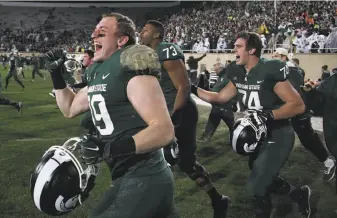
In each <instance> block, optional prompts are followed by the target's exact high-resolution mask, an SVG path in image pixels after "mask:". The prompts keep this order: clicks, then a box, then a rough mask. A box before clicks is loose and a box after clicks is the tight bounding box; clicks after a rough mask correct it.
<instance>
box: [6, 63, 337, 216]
mask: <svg viewBox="0 0 337 218" xmlns="http://www.w3.org/2000/svg"><path fill="white" fill-rule="evenodd" d="M0 70H1V73H2V79H3V80H4V77H5V73H6V72H5V71H4V70H2V66H0ZM25 73H26V79H25V80H24V84H25V85H26V89H25V91H24V92H21V88H20V87H19V85H18V84H16V83H15V82H14V81H13V80H12V81H11V82H10V85H9V89H8V90H7V91H4V92H3V95H4V96H6V97H8V98H10V99H12V100H20V101H23V102H24V105H25V108H24V113H23V115H22V116H20V115H19V114H18V112H17V111H16V110H15V109H14V108H10V107H4V106H0V148H1V152H0V173H1V175H2V176H1V177H0V187H1V188H0V217H1V218H24V217H31V218H39V217H46V216H43V214H42V213H41V212H39V211H38V210H37V209H36V207H35V206H34V205H33V201H32V198H31V195H30V189H29V179H30V173H31V171H32V169H33V168H34V166H35V164H36V163H37V162H38V161H39V158H40V157H41V155H42V154H43V153H44V151H45V150H46V149H47V148H48V147H49V146H51V145H55V144H58V143H62V142H64V141H65V140H66V139H68V138H69V137H72V136H78V135H79V134H81V133H82V132H83V129H81V128H80V127H79V117H77V118H74V119H65V118H63V116H62V114H61V113H60V111H59V110H58V109H56V108H55V107H56V104H55V99H54V98H52V97H50V96H49V95H48V92H50V91H51V89H52V84H51V81H50V79H48V78H47V80H46V81H44V80H43V79H41V78H39V77H38V76H37V78H36V80H35V82H31V72H30V71H29V70H25ZM44 73H45V74H46V75H47V73H46V72H44ZM3 83H4V81H3ZM3 85H4V84H3ZM199 109H200V110H199V112H200V117H199V125H198V135H199V136H200V135H201V133H202V130H203V128H204V126H205V122H206V120H207V118H208V113H209V108H207V107H199ZM227 141H228V131H227V128H226V127H225V125H224V124H223V123H222V124H221V125H220V126H219V128H218V130H217V131H216V133H215V135H214V137H213V138H212V140H211V142H210V143H208V144H199V145H198V146H199V148H198V157H199V161H200V162H201V163H202V164H203V165H204V166H205V167H206V169H207V170H208V171H209V172H210V175H211V178H212V180H213V181H214V184H215V187H216V188H218V189H219V191H220V192H221V193H224V194H227V195H229V196H230V197H231V199H232V203H231V207H230V211H229V217H230V218H250V217H252V216H253V215H252V209H251V207H250V206H251V204H250V200H249V198H247V197H246V196H245V192H244V186H245V182H246V178H247V176H248V173H249V171H248V166H247V158H246V157H241V156H239V155H237V154H235V153H234V152H233V151H232V150H231V148H230V147H229V146H228V143H227ZM321 170H322V164H321V163H319V162H318V161H317V160H316V158H315V157H314V156H312V155H311V154H310V153H308V152H307V151H306V150H305V149H304V148H303V147H302V146H296V148H294V151H293V152H292V154H291V156H290V158H289V161H288V162H287V164H286V166H285V167H284V169H283V170H282V176H283V177H284V178H286V179H287V180H289V181H290V182H292V183H293V184H294V185H302V184H308V185H310V187H311V188H312V191H313V195H312V200H311V202H312V207H313V210H314V211H315V210H316V209H315V208H317V210H318V211H317V214H316V215H315V216H312V217H319V218H332V217H337V214H336V213H335V212H334V211H335V209H336V204H335V202H336V195H335V194H334V193H335V191H334V188H333V184H332V183H323V182H322V179H321V177H322V171H321ZM174 171H175V177H176V191H175V200H176V203H177V206H178V208H179V211H180V213H181V217H186V218H211V217H212V209H211V206H210V201H209V198H208V197H207V195H206V194H205V193H203V192H202V191H200V190H199V188H198V187H197V186H196V185H195V184H194V183H193V182H192V181H190V180H189V179H188V178H187V177H186V176H184V174H183V173H181V172H178V170H177V169H175V168H174ZM109 183H110V178H109V173H108V171H107V168H106V167H103V169H102V171H101V173H100V175H99V178H98V180H97V185H96V187H95V189H94V191H93V192H92V194H91V197H90V198H89V199H88V200H87V201H86V202H85V204H84V205H82V207H80V208H78V209H76V210H75V211H73V212H72V213H70V214H69V215H68V216H65V217H76V218H77V217H78V218H80V217H81V218H83V217H86V215H87V214H88V211H89V210H90V208H92V207H93V205H95V201H96V200H97V199H98V198H99V196H100V194H102V192H104V190H105V189H106V188H107V187H108V186H109ZM274 202H275V205H276V210H275V214H276V215H275V216H274V217H278V218H281V217H287V218H290V217H293V218H295V217H299V216H298V214H297V213H296V205H292V204H291V203H290V201H289V199H287V198H286V197H283V198H275V200H274ZM292 207H293V208H292ZM291 211H294V212H293V213H291Z"/></svg>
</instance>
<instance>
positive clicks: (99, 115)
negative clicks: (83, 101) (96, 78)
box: [88, 94, 114, 136]
mask: <svg viewBox="0 0 337 218" xmlns="http://www.w3.org/2000/svg"><path fill="white" fill-rule="evenodd" d="M88 100H89V107H90V110H91V115H92V120H93V122H94V124H95V126H96V128H97V129H98V131H99V133H100V134H101V135H102V136H106V135H111V134H112V132H113V131H114V125H113V123H112V121H111V118H110V115H109V112H108V109H107V108H106V104H105V100H104V98H103V96H102V95H101V94H95V95H93V96H92V97H91V99H90V96H88ZM97 103H98V104H97ZM95 104H97V106H98V109H99V111H97V110H96V107H95ZM101 121H103V122H104V125H105V127H104V128H101V125H100V123H101Z"/></svg>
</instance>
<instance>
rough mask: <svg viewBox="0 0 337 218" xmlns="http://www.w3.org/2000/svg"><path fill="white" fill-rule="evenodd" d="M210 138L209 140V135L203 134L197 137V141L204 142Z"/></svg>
mask: <svg viewBox="0 0 337 218" xmlns="http://www.w3.org/2000/svg"><path fill="white" fill-rule="evenodd" d="M210 140H211V137H208V136H206V135H204V134H203V135H202V136H201V137H200V138H199V139H197V142H200V143H206V142H209V141H210Z"/></svg>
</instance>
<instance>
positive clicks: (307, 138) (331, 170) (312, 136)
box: [273, 48, 336, 181]
mask: <svg viewBox="0 0 337 218" xmlns="http://www.w3.org/2000/svg"><path fill="white" fill-rule="evenodd" d="M273 58H274V59H279V60H281V61H282V62H284V63H286V65H287V66H288V69H289V76H288V78H289V81H290V82H291V84H292V85H293V87H294V88H295V89H296V90H297V91H298V93H300V94H301V86H303V84H304V78H303V76H302V74H301V72H302V71H301V70H300V69H299V68H298V67H297V66H295V65H294V64H293V63H292V62H290V61H289V59H288V51H287V50H286V49H284V48H277V49H276V51H275V52H274V54H273ZM301 96H302V95H301ZM302 99H303V101H304V102H305V99H304V98H303V97H302ZM309 113H310V112H309V110H307V109H306V111H305V112H304V113H303V114H300V115H297V116H295V117H293V118H292V119H291V124H292V126H293V129H294V130H295V132H296V134H297V136H298V138H299V140H300V141H301V144H302V145H303V146H304V147H305V148H307V149H308V150H309V151H310V152H311V153H312V154H313V155H315V156H316V157H317V158H318V160H319V161H320V162H322V163H324V167H325V171H324V176H323V180H324V181H330V180H332V179H333V177H334V176H335V171H336V164H335V161H334V160H333V158H331V157H329V152H328V151H327V150H326V148H325V146H324V145H323V142H322V141H321V139H320V138H319V136H318V134H317V133H315V130H314V129H313V128H312V125H311V117H310V114H309Z"/></svg>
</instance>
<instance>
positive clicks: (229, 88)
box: [198, 81, 237, 104]
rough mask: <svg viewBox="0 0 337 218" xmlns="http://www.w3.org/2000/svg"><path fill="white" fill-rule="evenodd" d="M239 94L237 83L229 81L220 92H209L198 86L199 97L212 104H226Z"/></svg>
mask: <svg viewBox="0 0 337 218" xmlns="http://www.w3.org/2000/svg"><path fill="white" fill-rule="evenodd" d="M236 94H237V90H236V87H235V85H234V84H233V83H232V82H231V81H229V83H228V84H227V85H226V86H225V87H224V88H223V89H221V91H220V92H219V93H217V92H209V91H206V90H203V89H200V88H198V97H199V98H200V99H201V100H204V101H206V102H208V103H211V104H224V103H227V102H229V101H230V100H231V99H232V98H234V97H235V96H236Z"/></svg>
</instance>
